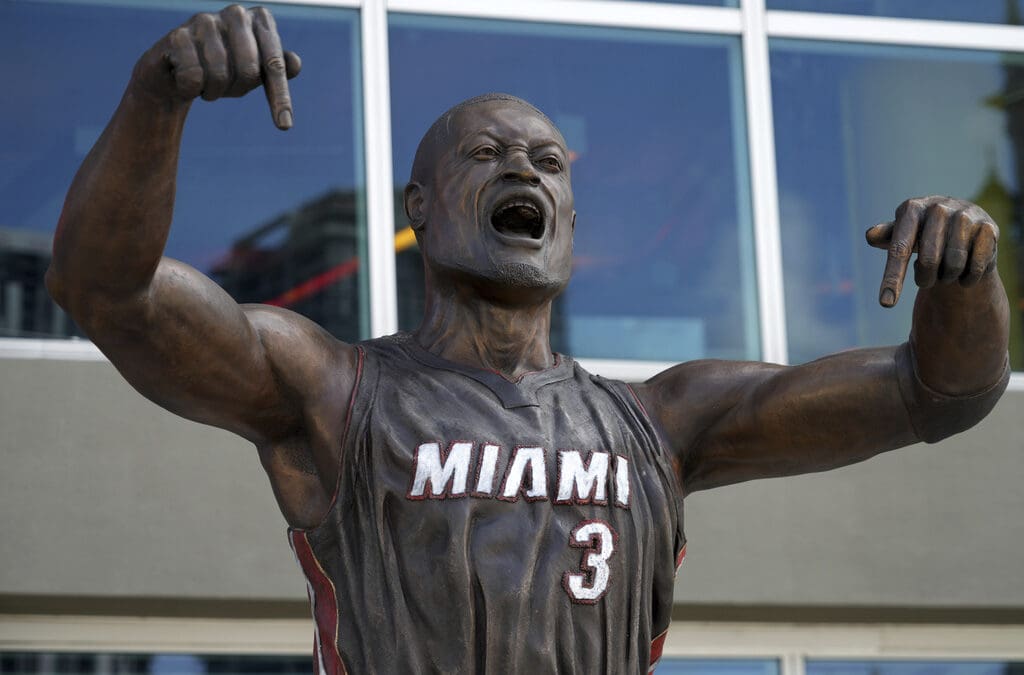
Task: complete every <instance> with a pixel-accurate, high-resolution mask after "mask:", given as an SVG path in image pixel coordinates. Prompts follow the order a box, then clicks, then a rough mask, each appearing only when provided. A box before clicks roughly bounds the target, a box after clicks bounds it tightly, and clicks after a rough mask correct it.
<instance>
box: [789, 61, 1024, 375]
mask: <svg viewBox="0 0 1024 675" xmlns="http://www.w3.org/2000/svg"><path fill="white" fill-rule="evenodd" d="M771 66H772V98H773V101H774V116H775V138H776V155H777V159H778V179H779V201H780V211H781V219H782V251H783V261H784V275H785V288H786V312H787V317H786V318H787V325H788V332H789V350H790V359H791V360H792V361H793V362H802V361H807V360H810V359H812V358H815V357H818V356H821V355H823V354H826V353H830V352H834V351H837V350H840V349H845V348H849V347H858V346H867V345H879V344H897V343H899V342H902V341H904V340H906V337H907V332H908V328H909V325H910V314H911V309H912V307H913V300H914V295H915V294H914V288H915V287H914V284H913V280H912V279H913V271H912V270H911V272H910V275H909V278H908V282H907V285H906V286H905V290H904V294H903V297H902V298H901V299H900V302H899V304H898V305H897V306H896V307H895V308H894V309H891V310H885V309H882V308H881V307H880V306H879V304H878V292H879V286H880V283H881V277H882V271H883V268H884V266H885V254H884V252H881V251H877V250H874V249H871V248H869V247H868V246H867V244H866V243H865V241H864V231H865V230H866V229H867V228H868V227H870V226H872V225H874V224H875V223H878V222H882V221H886V220H890V219H892V217H893V212H894V210H895V208H896V206H897V205H899V203H900V202H901V201H903V200H904V199H907V198H909V197H916V196H921V195H928V194H946V195H953V196H958V197H962V198H965V199H970V200H972V201H975V202H977V203H978V204H980V205H981V206H982V207H983V208H984V209H985V210H986V211H988V212H989V214H991V215H992V217H993V218H994V219H995V220H996V222H997V223H999V225H1000V226H1001V228H1002V233H1001V237H1000V242H999V261H998V262H999V271H1000V274H1001V276H1002V278H1003V283H1004V285H1005V286H1006V288H1007V292H1008V294H1009V296H1010V306H1011V307H1012V308H1013V309H1012V319H1011V326H1012V328H1011V330H1012V335H1011V348H1010V354H1011V362H1012V364H1013V367H1014V369H1016V370H1020V369H1022V368H1024V336H1022V331H1021V326H1022V318H1024V306H1022V304H1021V299H1022V298H1024V228H1022V222H1024V208H1022V205H1021V201H1020V197H1019V196H1018V194H1017V191H1018V187H1019V186H1020V185H1021V183H1022V181H1021V178H1020V176H1021V171H1024V99H1022V98H1021V97H1020V96H1019V91H1020V89H1021V86H1024V58H1022V57H1020V56H1008V55H1001V54H997V53H979V52H966V51H955V50H926V49H911V48H899V49H895V48H884V47H870V46H864V45H833V44H818V43H800V42H787V41H778V42H773V43H772V51H771Z"/></svg>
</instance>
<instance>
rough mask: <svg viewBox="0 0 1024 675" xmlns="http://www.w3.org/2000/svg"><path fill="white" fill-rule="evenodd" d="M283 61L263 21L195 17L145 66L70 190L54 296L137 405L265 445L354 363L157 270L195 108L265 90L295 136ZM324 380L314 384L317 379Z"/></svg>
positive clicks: (178, 272) (196, 280)
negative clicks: (316, 374) (322, 374)
mask: <svg viewBox="0 0 1024 675" xmlns="http://www.w3.org/2000/svg"><path fill="white" fill-rule="evenodd" d="M298 67H299V65H298V59H297V57H295V56H294V55H291V54H289V53H285V52H282V51H281V49H280V42H279V40H278V38H277V34H276V30H275V28H274V26H273V20H272V18H270V16H269V14H267V13H266V12H265V11H262V10H249V11H247V10H244V9H242V8H241V7H238V6H234V7H229V8H227V9H225V10H224V11H222V12H221V13H220V14H219V15H211V14H205V15H197V16H196V17H193V19H191V20H190V21H189V22H188V23H187V24H185V25H184V26H183V27H181V28H178V29H176V30H174V31H172V32H171V33H169V34H168V35H167V36H165V37H164V38H163V39H161V40H160V41H159V42H158V43H157V44H156V45H154V46H153V47H152V48H151V49H150V50H149V51H148V52H146V54H144V55H143V57H142V58H141V59H140V60H139V62H138V64H137V65H136V67H135V70H134V72H133V74H132V78H131V81H130V82H129V84H128V87H127V89H126V91H125V94H124V97H123V98H122V100H121V103H120V105H119V106H118V108H117V111H116V112H115V113H114V116H113V118H112V119H111V121H110V123H109V124H108V126H107V128H106V129H105V131H104V132H103V134H102V136H101V137H100V139H99V141H98V142H97V143H96V145H95V147H94V148H93V149H92V151H91V152H90V153H89V155H88V156H87V158H86V160H85V162H84V163H83V165H82V167H81V168H80V169H79V171H78V173H77V175H76V176H75V179H74V182H73V183H72V186H71V189H70V191H69V192H68V196H67V199H66V202H65V205H64V210H63V213H62V214H61V219H60V224H59V226H58V230H57V234H56V237H55V240H54V255H53V262H52V264H51V266H50V269H49V271H48V273H47V285H48V287H49V289H50V292H51V294H52V295H53V297H54V298H55V299H56V300H57V302H58V303H59V304H61V306H63V307H64V308H65V309H67V310H68V312H69V313H70V314H71V316H72V317H74V319H75V321H76V322H77V323H78V324H79V325H80V326H81V327H82V329H83V330H84V331H85V332H86V334H87V335H88V336H89V337H90V338H91V339H92V340H93V341H94V342H95V343H96V344H97V346H98V347H99V348H100V349H101V350H102V351H103V352H104V353H105V354H106V355H107V356H108V357H109V358H110V360H111V361H112V362H113V364H114V365H115V366H116V367H117V368H118V370H119V371H120V372H121V373H122V374H123V375H124V376H125V377H126V378H127V379H128V381H129V382H130V383H131V384H132V385H133V386H134V387H135V388H136V389H138V390H139V391H140V392H141V393H143V394H144V395H145V396H147V397H148V398H150V399H152V400H153V401H155V402H156V403H158V404H160V405H162V406H164V407H165V408H167V409H169V410H171V411H172V412H175V413H177V414H180V415H183V416H185V417H188V418H190V419H194V420H197V421H200V422H204V423H208V424H214V425H216V426H220V427H223V428H225V429H229V430H231V431H234V432H236V433H238V434H240V435H242V436H243V437H245V438H248V439H249V440H252V441H254V442H255V443H257V444H259V445H263V446H267V445H271V444H273V443H275V442H277V441H279V440H280V439H283V438H286V437H294V436H296V435H301V433H303V429H304V427H305V426H306V424H307V420H306V418H305V417H306V409H307V407H308V399H309V398H310V397H311V396H315V395H316V394H317V392H316V391H315V386H314V385H311V386H310V387H309V388H308V389H307V390H303V389H301V388H300V387H299V386H298V384H297V383H296V382H295V380H296V379H299V378H301V377H302V376H304V375H309V373H308V370H309V368H311V367H313V366H314V365H317V366H321V367H322V366H324V364H325V363H327V362H337V363H336V364H333V365H338V366H340V367H341V370H344V367H345V366H347V365H349V362H350V360H351V357H350V354H348V353H347V352H346V351H345V349H343V348H340V347H337V346H336V343H335V342H334V341H333V339H331V338H329V336H327V335H326V334H325V333H323V331H321V330H320V329H319V328H317V327H316V326H315V325H313V324H312V323H310V322H308V321H306V320H304V319H302V318H301V317H298V316H297V315H294V314H291V313H288V312H284V311H281V310H273V309H270V308H263V309H260V308H256V307H240V306H239V305H237V304H236V303H235V302H234V300H232V299H231V298H230V297H229V296H228V295H227V294H226V293H225V292H224V291H223V290H221V289H220V288H219V287H218V286H217V285H216V284H214V283H213V282H212V281H210V280H209V279H207V278H206V277H205V276H203V275H202V274H200V273H199V272H197V271H196V270H194V269H192V268H191V267H189V266H188V265H185V264H183V263H181V262H178V261H174V260H171V259H167V258H162V257H161V256H162V252H163V248H164V244H165V242H166V239H167V234H168V230H169V228H170V223H171V216H172V210H173V204H174V193H175V175H176V172H177V163H178V151H179V145H180V141H181V134H182V128H183V126H184V122H185V117H186V115H187V113H188V110H189V107H190V105H191V102H192V100H193V99H194V98H195V97H197V96H199V95H202V96H203V98H206V99H210V100H212V99H215V98H219V97H222V96H241V95H244V94H245V93H246V92H248V91H250V90H251V89H253V88H255V87H257V86H259V85H260V84H261V82H264V83H265V89H266V91H267V97H268V101H269V102H270V106H271V110H272V113H273V116H274V119H275V121H276V123H277V124H278V126H279V127H281V128H287V127H289V126H291V102H290V99H289V97H288V89H287V80H286V70H287V71H288V73H287V74H290V75H292V76H294V75H295V74H296V73H297V72H298ZM311 381H312V382H316V379H312V380H311Z"/></svg>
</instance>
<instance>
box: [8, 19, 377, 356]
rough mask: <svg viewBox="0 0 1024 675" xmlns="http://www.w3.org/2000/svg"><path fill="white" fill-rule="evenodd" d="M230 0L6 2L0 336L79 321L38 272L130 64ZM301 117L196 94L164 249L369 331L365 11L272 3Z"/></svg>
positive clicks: (235, 282)
mask: <svg viewBox="0 0 1024 675" xmlns="http://www.w3.org/2000/svg"><path fill="white" fill-rule="evenodd" d="M222 6H223V3H189V4H188V5H187V6H183V5H182V3H180V2H165V3H161V2H138V3H131V2H119V3H109V2H105V3H95V4H91V3H88V2H39V3H35V2H29V3H24V2H22V3H17V2H7V3H0V44H3V53H4V56H5V58H3V59H0V77H3V78H4V80H5V81H6V82H8V83H9V85H10V88H11V90H12V91H18V92H19V94H18V98H19V104H18V105H17V106H12V105H8V106H4V108H3V110H2V111H0V125H2V126H3V128H4V130H5V133H4V139H3V145H2V150H0V291H2V292H0V336H5V337H12V336H13V337H53V336H63V335H69V334H76V333H77V331H76V329H75V327H74V326H73V325H71V324H70V322H69V320H68V319H67V318H66V317H65V316H64V315H63V313H62V312H60V311H59V310H58V309H57V308H56V307H55V306H54V305H53V304H52V303H51V302H50V300H49V298H48V297H47V295H46V291H45V288H44V287H43V284H42V275H43V273H44V272H45V269H46V266H47V264H48V262H49V255H50V253H49V250H50V240H51V237H52V233H53V229H54V226H55V225H56V223H57V219H58V216H59V214H60V208H61V204H62V203H63V199H64V194H65V192H66V191H67V188H68V185H69V184H70V182H71V178H72V176H73V175H74V172H75V170H76V169H77V167H78V165H79V164H80V163H81V161H82V159H83V158H84V157H85V154H86V152H88V150H89V148H90V147H91V146H92V144H93V142H94V141H95V140H96V138H97V137H98V136H99V133H100V131H101V130H102V129H103V127H104V125H105V124H106V122H107V120H108V119H109V117H110V115H111V113H112V112H113V110H114V108H115V107H116V106H117V102H118V100H119V99H120V97H121V92H122V90H123V88H124V85H125V83H126V82H127V79H128V76H129V75H130V73H131V69H132V65H133V64H134V63H135V60H136V59H137V58H138V57H139V55H140V54H142V52H143V51H145V49H147V48H148V47H149V45H150V44H152V43H153V42H154V41H156V40H157V39H158V38H159V37H160V36H161V35H163V34H164V33H166V32H167V31H168V30H170V29H171V28H173V27H174V26H176V25H178V24H180V23H182V22H183V21H185V20H186V19H187V18H188V17H189V16H190V15H191V14H192V13H194V12H196V11H216V10H219V9H220V8H221V7H222ZM274 13H275V17H276V18H277V24H278V27H279V30H280V33H281V35H282V39H283V41H284V44H285V47H286V48H290V49H293V50H295V51H297V52H299V54H300V55H301V56H302V59H303V69H302V74H301V75H300V76H299V77H298V78H297V79H296V80H293V81H292V84H291V90H292V98H293V100H294V104H295V126H294V128H293V129H292V130H290V131H288V132H287V133H282V132H280V131H278V130H276V129H275V128H274V126H273V123H272V121H271V117H270V113H269V110H268V108H267V103H266V100H265V98H264V97H263V95H262V93H261V92H258V91H257V92H253V93H252V94H250V95H249V96H247V97H245V98H243V99H232V100H221V101H217V102H215V103H212V104H211V103H206V102H204V101H197V102H196V103H195V104H194V106H193V108H192V112H191V114H190V116H189V121H188V124H187V127H186V130H185V138H184V142H183V146H182V152H181V165H180V171H179V180H178V198H177V204H176V208H175V223H174V227H173V228H172V230H171V236H170V240H169V241H168V244H167V255H169V256H171V257H175V258H178V259H180V260H184V261H186V262H188V263H189V264H191V265H193V266H195V267H197V268H198V269H200V270H201V271H203V272H205V273H207V274H209V275H211V276H212V277H213V278H214V279H215V280H217V281H218V282H219V283H221V285H223V286H224V287H225V288H226V289H228V291H229V292H230V293H231V294H232V295H233V296H234V297H235V298H236V299H237V300H239V301H241V302H268V301H269V302H272V303H274V304H278V305H281V306H286V307H290V308H292V309H295V310H297V311H299V312H302V313H304V314H307V315H309V316H311V317H312V318H313V319H315V320H317V321H318V322H320V323H322V324H324V325H325V326H327V327H328V328H329V329H330V330H332V331H333V332H334V333H335V334H336V335H338V336H339V337H342V338H346V339H350V340H353V339H358V338H359V337H362V336H365V334H366V332H367V330H366V328H367V326H366V317H365V315H366V303H365V291H364V289H365V284H364V283H363V280H362V276H361V274H362V272H363V269H362V267H361V266H360V264H359V260H360V257H361V255H362V252H363V248H364V232H365V216H364V212H365V208H364V196H363V177H362V174H361V166H362V160H361V156H360V153H361V148H362V142H361V133H362V131H361V129H360V128H359V127H358V125H357V122H356V120H357V119H358V118H357V116H356V115H355V110H357V109H358V107H359V105H360V102H359V93H358V92H357V91H356V83H357V82H358V79H357V78H356V77H355V73H354V69H355V68H357V67H358V63H359V58H358V49H359V43H358V21H357V13H356V12H354V11H351V10H339V9H327V8H304V7H277V8H275V9H274Z"/></svg>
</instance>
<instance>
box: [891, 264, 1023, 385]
mask: <svg viewBox="0 0 1024 675" xmlns="http://www.w3.org/2000/svg"><path fill="white" fill-rule="evenodd" d="M1009 334H1010V309H1009V304H1008V302H1007V299H1006V291H1005V290H1004V289H1003V284H1002V281H1001V280H1000V279H999V274H998V273H997V272H996V270H995V269H993V270H991V271H990V272H988V273H987V274H985V275H984V276H983V277H982V278H981V280H980V281H979V282H978V283H977V284H975V285H973V286H970V287H968V288H964V287H963V286H961V285H960V284H959V283H949V284H935V285H934V286H932V287H931V288H926V289H921V290H920V291H919V292H918V295H917V302H916V303H915V305H914V322H913V326H912V328H911V333H910V345H911V348H912V350H913V354H914V357H915V359H916V369H917V375H918V376H919V377H920V379H921V381H922V383H923V384H925V385H926V386H928V387H929V388H930V389H932V390H934V391H935V392H937V393H940V394H945V395H947V396H964V395H970V394H974V393H976V392H979V391H982V390H985V389H987V388H989V387H991V386H992V385H993V384H994V383H996V382H997V381H998V380H999V379H1000V377H1002V375H1003V372H1004V369H1005V367H1006V348H1007V344H1008V341H1009Z"/></svg>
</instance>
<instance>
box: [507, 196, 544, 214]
mask: <svg viewBox="0 0 1024 675" xmlns="http://www.w3.org/2000/svg"><path fill="white" fill-rule="evenodd" d="M518 208H524V209H528V210H529V211H530V212H531V213H533V214H534V215H536V216H538V217H539V216H540V209H538V208H537V206H536V204H534V203H533V202H531V201H527V200H525V199H513V200H512V201H510V202H506V203H504V204H502V206H501V209H500V210H499V211H498V213H504V212H505V211H508V210H509V209H518Z"/></svg>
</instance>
